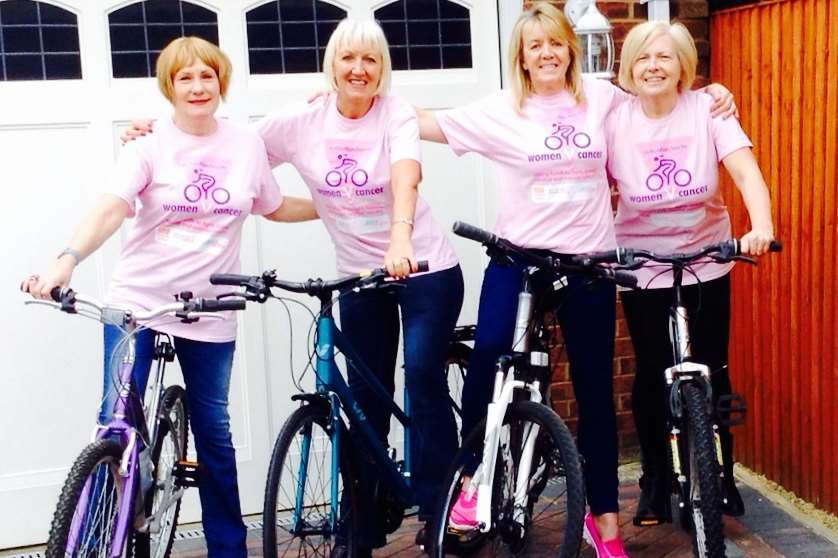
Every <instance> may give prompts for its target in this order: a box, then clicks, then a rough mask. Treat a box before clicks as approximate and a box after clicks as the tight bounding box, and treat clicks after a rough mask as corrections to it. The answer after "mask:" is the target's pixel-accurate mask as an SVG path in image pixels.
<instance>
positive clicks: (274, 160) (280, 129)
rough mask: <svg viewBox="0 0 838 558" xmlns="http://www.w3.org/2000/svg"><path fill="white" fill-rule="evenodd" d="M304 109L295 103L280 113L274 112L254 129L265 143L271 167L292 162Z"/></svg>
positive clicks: (257, 123)
mask: <svg viewBox="0 0 838 558" xmlns="http://www.w3.org/2000/svg"><path fill="white" fill-rule="evenodd" d="M302 108H303V107H300V106H299V104H298V103H295V104H294V105H290V106H287V107H285V108H284V109H282V110H280V111H277V112H272V113H270V114H268V115H267V116H265V117H264V118H262V119H261V120H259V121H257V122H256V123H255V125H254V129H255V130H256V133H258V134H259V136H260V137H261V138H262V141H263V142H265V151H266V152H267V154H268V163H269V164H270V166H271V167H278V166H279V165H281V164H282V163H287V162H289V161H290V160H291V157H292V156H293V152H294V141H295V138H297V137H298V134H297V133H296V123H297V115H298V114H299V113H300V111H301V110H302Z"/></svg>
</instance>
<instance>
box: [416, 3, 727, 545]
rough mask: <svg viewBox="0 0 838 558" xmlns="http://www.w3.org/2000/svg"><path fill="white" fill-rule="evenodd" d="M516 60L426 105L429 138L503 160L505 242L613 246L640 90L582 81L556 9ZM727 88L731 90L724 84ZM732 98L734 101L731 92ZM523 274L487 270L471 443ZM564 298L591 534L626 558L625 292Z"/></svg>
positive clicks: (589, 291) (515, 46) (513, 48)
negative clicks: (612, 168) (622, 148)
mask: <svg viewBox="0 0 838 558" xmlns="http://www.w3.org/2000/svg"><path fill="white" fill-rule="evenodd" d="M509 61H510V63H509V67H510V68H511V76H510V78H511V88H510V90H508V91H501V92H498V93H496V94H493V95H489V96H488V97H486V98H483V99H480V100H478V101H476V102H474V103H472V104H469V105H466V106H464V107H460V108H456V109H453V110H450V111H444V112H439V113H433V112H431V111H425V110H419V111H418V112H419V117H420V131H421V137H422V139H426V140H429V141H436V142H441V143H447V144H449V145H450V146H451V148H452V149H453V150H454V151H455V152H456V153H457V154H458V155H460V154H463V153H466V152H475V153H480V154H481V155H483V156H484V157H486V158H488V159H490V160H491V161H492V162H493V163H494V166H495V171H496V174H497V183H498V185H499V186H498V195H499V203H498V208H499V210H498V216H497V221H496V224H495V228H494V230H495V232H496V233H497V234H498V235H499V236H502V237H505V238H507V239H509V240H511V241H512V242H514V243H516V244H518V245H521V246H524V247H527V248H539V249H543V250H546V251H550V252H554V253H559V254H576V253H582V252H588V251H597V250H608V249H612V248H614V247H615V246H616V239H615V235H614V223H613V218H612V209H611V202H610V191H609V186H608V179H607V177H606V172H605V162H606V159H607V155H608V153H607V148H606V138H605V119H606V116H607V115H608V114H609V113H610V112H611V111H612V110H614V109H615V108H616V107H618V106H619V105H620V104H621V103H623V102H624V101H625V100H627V99H628V98H629V95H628V94H626V93H625V92H623V91H622V90H620V89H619V88H617V87H615V86H614V85H612V84H610V83H608V82H606V81H602V80H596V79H592V78H588V77H586V76H582V73H581V68H580V48H579V45H578V42H577V38H576V35H575V34H574V32H573V29H572V27H571V25H570V24H569V23H568V21H567V20H566V19H565V17H564V15H563V14H562V13H561V12H560V11H559V10H558V9H556V8H555V7H553V6H551V5H550V4H548V3H545V2H539V3H537V4H535V5H534V6H533V7H531V8H530V9H529V10H526V11H525V12H524V13H523V14H522V15H521V17H520V18H519V19H518V21H517V23H516V24H515V27H514V29H513V33H512V38H511V41H510V45H509ZM721 93H722V94H723V95H722V96H725V95H724V94H726V93H727V92H726V90H724V89H723V88H721ZM725 101H727V105H730V104H731V101H730V99H729V96H726V97H725ZM722 104H725V103H722ZM727 105H726V106H727ZM708 112H709V109H708ZM523 267H524V264H522V263H517V264H515V265H513V266H503V265H499V264H498V263H496V262H494V261H492V262H490V263H489V266H488V267H487V269H486V273H485V275H484V278H483V287H482V291H481V295H480V306H479V310H478V321H477V334H476V340H475V348H474V352H473V353H472V358H471V362H470V363H469V373H468V375H467V377H466V385H465V387H464V392H463V432H464V436H465V435H466V433H468V432H469V431H470V430H471V429H472V428H473V427H474V426H475V425H476V424H477V423H478V422H479V418H480V417H481V415H485V411H486V405H487V404H488V403H489V401H490V399H491V389H492V377H493V372H494V364H495V362H496V360H497V358H498V357H499V356H500V355H501V354H503V353H505V352H507V351H508V350H509V348H510V347H511V346H512V335H513V331H514V320H515V308H516V302H517V295H518V292H519V291H520V289H521V271H522V269H523ZM551 283H552V282H551ZM556 294H557V295H558V298H559V299H560V300H559V301H558V304H557V307H556V309H555V312H556V317H557V318H558V322H559V324H560V326H561V329H562V334H563V338H564V342H565V346H566V348H567V354H568V358H569V360H570V372H571V376H572V380H573V386H574V392H575V396H576V399H577V401H578V403H579V405H578V409H579V430H578V443H579V449H580V452H581V453H582V455H583V456H584V458H585V485H586V492H587V494H586V495H587V499H588V505H589V507H590V512H591V513H589V514H588V515H587V516H586V518H585V530H586V533H587V536H588V539H589V540H590V541H591V542H592V544H593V546H594V547H595V550H596V552H597V556H599V557H600V558H619V557H623V556H626V554H625V550H624V549H623V545H622V542H621V541H620V537H619V528H618V526H619V522H618V514H617V512H618V501H617V489H618V478H617V426H616V415H615V410H614V402H613V387H612V366H613V365H612V359H613V354H614V321H615V301H616V295H615V292H614V286H613V285H611V284H608V283H605V282H602V281H595V282H593V283H590V284H588V282H587V281H585V280H582V279H580V278H570V285H569V287H567V288H564V289H562V290H561V291H559V292H558V293H556ZM476 500H477V497H476V495H474V494H473V491H472V490H470V489H469V487H465V489H464V490H463V491H462V493H461V495H460V498H459V499H458V501H457V503H456V504H455V506H454V508H453V510H452V513H451V524H452V526H454V527H455V528H458V529H469V528H474V527H475V526H476V522H475V510H476V507H477V503H476Z"/></svg>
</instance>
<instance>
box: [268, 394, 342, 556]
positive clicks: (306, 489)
mask: <svg viewBox="0 0 838 558" xmlns="http://www.w3.org/2000/svg"><path fill="white" fill-rule="evenodd" d="M341 428H343V426H342V425H341ZM332 431H333V427H332V426H331V424H330V417H329V408H328V407H327V406H325V405H324V406H321V405H317V404H309V405H304V406H302V407H300V408H299V409H297V410H296V411H294V413H293V414H292V415H291V416H290V417H289V418H288V420H287V421H286V422H285V424H284V425H283V427H282V430H281V431H280V433H279V436H278V437H277V440H276V444H275V445H274V450H273V456H272V457H271V465H270V468H269V470H268V480H267V486H266V487H265V507H264V511H263V515H262V519H263V527H262V528H263V533H262V537H263V552H264V556H265V557H266V558H277V557H278V556H322V557H327V558H328V556H329V555H330V554H331V552H332V549H333V548H334V547H335V545H336V544H338V543H341V544H343V545H345V546H346V547H347V551H348V552H347V554H346V556H348V557H351V556H354V553H355V549H354V541H353V538H354V537H353V534H354V531H355V529H354V520H355V509H356V505H355V490H354V485H353V482H352V479H353V478H354V475H352V474H351V470H350V467H351V463H350V459H349V452H348V448H347V447H346V444H348V443H349V435H348V433H347V432H345V431H344V432H343V433H342V434H341V436H340V438H339V439H340V441H341V442H342V444H343V447H342V448H341V451H340V452H339V458H338V463H334V464H333V463H332V455H333V451H332V448H333V446H332V436H331V435H332ZM335 474H337V475H338V477H337V497H336V498H334V497H333V493H332V479H333V478H334V475H335Z"/></svg>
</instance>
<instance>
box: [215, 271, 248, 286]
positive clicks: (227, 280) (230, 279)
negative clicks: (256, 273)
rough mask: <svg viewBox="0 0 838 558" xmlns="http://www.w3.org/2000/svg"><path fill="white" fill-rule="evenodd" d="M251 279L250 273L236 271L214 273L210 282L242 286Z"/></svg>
mask: <svg viewBox="0 0 838 558" xmlns="http://www.w3.org/2000/svg"><path fill="white" fill-rule="evenodd" d="M249 281H250V276H249V275H236V274H235V273H213V274H212V275H210V283H212V284H213V285H234V286H236V287H241V286H244V285H246V284H247V283H248V282H249Z"/></svg>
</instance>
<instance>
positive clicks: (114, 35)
mask: <svg viewBox="0 0 838 558" xmlns="http://www.w3.org/2000/svg"><path fill="white" fill-rule="evenodd" d="M108 28H109V31H110V37H111V64H112V69H113V77H115V78H129V77H151V76H153V75H154V66H155V64H156V63H157V56H158V55H159V54H160V51H161V50H163V48H164V47H165V46H166V45H167V44H169V43H170V42H171V41H172V40H173V39H177V38H178V37H184V36H187V35H195V36H198V37H201V38H203V39H206V40H208V41H210V42H211V43H215V44H218V16H217V15H216V14H215V12H213V11H211V10H208V9H206V8H204V7H201V6H198V5H196V4H192V3H191V2H182V1H179V0H177V1H176V0H147V1H145V2H135V3H133V4H128V5H127V6H124V7H122V8H120V9H118V10H114V11H113V12H111V13H110V14H108Z"/></svg>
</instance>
